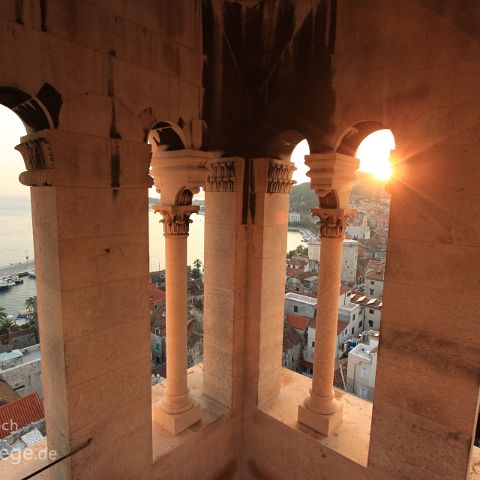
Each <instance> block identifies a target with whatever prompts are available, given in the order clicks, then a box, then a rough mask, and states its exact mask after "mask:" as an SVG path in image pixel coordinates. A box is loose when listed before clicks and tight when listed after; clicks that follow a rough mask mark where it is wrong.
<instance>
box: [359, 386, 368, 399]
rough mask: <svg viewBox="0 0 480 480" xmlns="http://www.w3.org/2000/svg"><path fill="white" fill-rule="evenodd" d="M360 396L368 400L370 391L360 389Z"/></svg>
mask: <svg viewBox="0 0 480 480" xmlns="http://www.w3.org/2000/svg"><path fill="white" fill-rule="evenodd" d="M360 396H361V397H362V398H368V390H367V389H366V388H364V387H360Z"/></svg>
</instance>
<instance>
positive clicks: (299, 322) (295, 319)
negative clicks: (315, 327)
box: [287, 313, 311, 330]
mask: <svg viewBox="0 0 480 480" xmlns="http://www.w3.org/2000/svg"><path fill="white" fill-rule="evenodd" d="M310 320H311V319H310V318H308V317H303V316H302V315H295V314H294V313H287V324H288V325H289V326H290V327H292V328H296V329H297V330H305V329H306V328H307V325H308V323H309V322H310Z"/></svg>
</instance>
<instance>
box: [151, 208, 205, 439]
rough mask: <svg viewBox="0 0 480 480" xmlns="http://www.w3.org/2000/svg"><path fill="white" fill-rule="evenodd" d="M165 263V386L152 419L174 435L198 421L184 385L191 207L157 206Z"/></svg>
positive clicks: (198, 415) (186, 365)
mask: <svg viewBox="0 0 480 480" xmlns="http://www.w3.org/2000/svg"><path fill="white" fill-rule="evenodd" d="M155 210H156V211H158V212H160V213H161V214H162V216H163V219H162V220H161V222H162V223H163V231H164V236H165V261H166V268H165V274H166V280H167V282H166V285H167V288H166V313H167V324H166V329H167V334H166V342H167V383H166V389H165V396H164V397H163V400H162V401H161V403H160V405H158V406H157V408H156V410H155V420H156V421H157V422H158V423H160V424H161V425H162V426H163V427H164V428H165V429H166V430H168V431H169V432H170V433H172V434H174V435H176V434H178V433H180V432H182V431H183V430H185V429H187V428H188V427H190V426H191V425H192V424H193V423H195V422H197V421H198V420H200V406H199V405H198V404H196V403H195V402H194V401H193V399H192V398H191V396H190V394H189V390H188V386H187V368H188V363H187V238H188V228H189V225H190V223H191V222H192V221H191V220H190V215H191V214H192V213H197V212H198V207H196V206H192V205H173V206H168V205H159V206H157V207H155Z"/></svg>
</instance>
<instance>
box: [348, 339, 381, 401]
mask: <svg viewBox="0 0 480 480" xmlns="http://www.w3.org/2000/svg"><path fill="white" fill-rule="evenodd" d="M367 342H368V343H359V344H358V345H357V346H356V347H354V348H353V349H352V350H350V352H349V354H348V367H347V392H350V393H353V394H354V395H357V396H358V397H360V398H363V399H364V400H369V401H373V397H374V393H375V375H376V373H377V349H378V340H373V339H371V340H367Z"/></svg>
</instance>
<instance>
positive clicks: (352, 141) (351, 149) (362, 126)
mask: <svg viewBox="0 0 480 480" xmlns="http://www.w3.org/2000/svg"><path fill="white" fill-rule="evenodd" d="M385 128H386V127H384V126H383V125H382V124H381V123H379V122H373V121H365V122H360V123H357V124H355V125H353V126H352V127H351V128H350V129H349V130H348V131H347V132H346V133H345V134H344V136H343V138H342V139H341V141H340V144H339V145H338V147H337V152H338V153H343V154H344V155H350V156H351V157H354V156H355V152H356V151H357V148H358V146H359V145H360V144H361V143H362V141H363V139H364V138H365V137H368V135H370V134H371V133H373V132H376V131H377V130H384V129H385Z"/></svg>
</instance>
